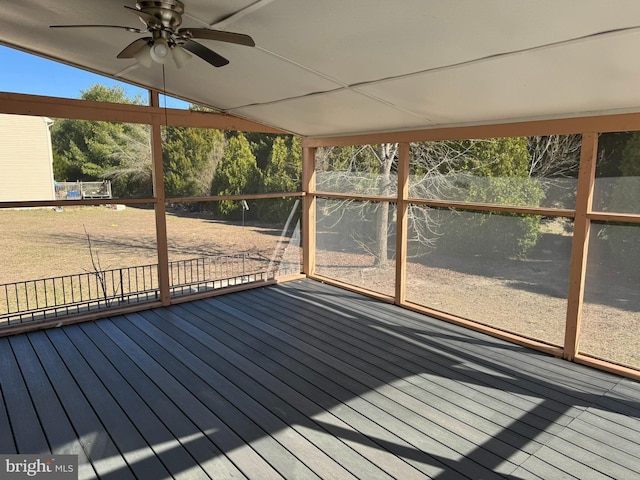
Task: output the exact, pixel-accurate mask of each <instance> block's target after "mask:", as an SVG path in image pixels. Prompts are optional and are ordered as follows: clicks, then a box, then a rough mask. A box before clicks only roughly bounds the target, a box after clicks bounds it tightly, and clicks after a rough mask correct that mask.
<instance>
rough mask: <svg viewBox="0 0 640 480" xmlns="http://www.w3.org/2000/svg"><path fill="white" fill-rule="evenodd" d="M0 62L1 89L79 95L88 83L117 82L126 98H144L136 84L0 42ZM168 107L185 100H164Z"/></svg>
mask: <svg viewBox="0 0 640 480" xmlns="http://www.w3.org/2000/svg"><path fill="white" fill-rule="evenodd" d="M0 65H2V66H3V67H2V68H1V69H0V92H13V93H28V94H32V95H47V96H51V97H63V98H80V95H81V90H87V89H88V88H89V87H91V85H93V84H95V83H100V84H103V85H107V86H109V87H111V86H114V85H120V86H121V87H122V88H123V89H124V90H125V92H126V94H127V96H129V97H134V96H136V95H137V94H141V95H142V98H145V99H146V98H147V92H146V90H143V89H141V88H138V87H136V86H133V85H128V84H126V83H122V82H118V81H116V80H112V79H110V78H107V77H102V76H100V75H96V74H93V73H90V72H86V71H84V70H80V69H78V68H73V67H68V66H67V65H63V64H61V63H57V62H52V61H50V60H46V59H44V58H41V57H37V56H35V55H29V54H27V53H23V52H20V51H18V50H13V49H11V48H7V47H4V46H2V45H0ZM43 73H45V75H43ZM162 104H164V103H162ZM167 106H168V107H170V108H172V107H173V108H187V104H186V103H184V102H182V101H180V100H175V99H174V100H172V99H171V98H169V99H168V100H167Z"/></svg>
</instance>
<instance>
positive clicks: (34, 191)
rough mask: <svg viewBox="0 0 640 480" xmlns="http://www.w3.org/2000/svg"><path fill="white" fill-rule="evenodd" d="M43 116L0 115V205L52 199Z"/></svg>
mask: <svg viewBox="0 0 640 480" xmlns="http://www.w3.org/2000/svg"><path fill="white" fill-rule="evenodd" d="M52 124H53V121H52V120H51V119H49V118H46V117H30V116H27V115H7V114H0V202H15V201H29V200H53V199H55V188H54V180H53V153H52V150H51V133H50V130H49V128H50V127H51V125H52Z"/></svg>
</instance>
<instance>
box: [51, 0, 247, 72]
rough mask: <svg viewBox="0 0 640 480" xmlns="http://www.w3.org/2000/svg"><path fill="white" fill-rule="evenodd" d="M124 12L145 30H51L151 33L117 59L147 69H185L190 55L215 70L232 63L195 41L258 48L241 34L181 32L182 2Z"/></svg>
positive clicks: (156, 1) (147, 1)
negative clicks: (162, 66) (159, 65)
mask: <svg viewBox="0 0 640 480" xmlns="http://www.w3.org/2000/svg"><path fill="white" fill-rule="evenodd" d="M124 8H126V9H127V10H130V11H132V12H134V13H135V14H136V15H138V18H139V19H140V20H141V21H142V23H144V24H145V26H146V28H144V29H140V28H135V27H126V26H121V25H51V26H50V28H94V27H97V28H118V29H122V30H126V31H128V32H133V33H150V34H151V36H150V37H149V36H148V37H142V38H138V39H137V40H134V41H133V42H131V43H130V44H129V45H127V46H126V47H125V48H124V49H123V50H122V51H121V52H120V53H119V54H118V55H117V58H135V59H136V60H137V61H138V62H139V63H140V64H142V65H144V66H145V67H147V68H149V67H151V65H152V64H153V62H156V63H162V64H164V63H166V62H168V61H169V60H170V59H172V60H173V62H174V63H175V65H176V66H177V67H178V68H182V66H183V65H184V64H185V63H186V62H187V61H189V59H191V57H192V55H191V53H193V54H195V55H197V56H198V57H200V58H202V59H203V60H204V61H206V62H208V63H209V64H211V65H213V66H214V67H223V66H225V65H227V64H228V63H229V60H227V59H226V58H224V57H223V56H221V55H219V54H217V53H216V52H214V51H213V50H210V49H209V48H207V47H205V46H204V45H202V44H200V43H198V42H196V41H194V40H193V39H194V38H198V39H203V40H216V41H218V42H226V43H235V44H238V45H246V46H248V47H254V46H255V42H254V41H253V39H252V38H251V37H250V36H249V35H245V34H242V33H233V32H225V31H222V30H211V29H208V28H178V27H179V26H180V24H182V14H183V13H184V4H183V3H182V2H180V1H179V0H141V1H139V2H137V3H136V7H135V8H133V7H128V6H126V5H125V7H124ZM189 52H191V53H189Z"/></svg>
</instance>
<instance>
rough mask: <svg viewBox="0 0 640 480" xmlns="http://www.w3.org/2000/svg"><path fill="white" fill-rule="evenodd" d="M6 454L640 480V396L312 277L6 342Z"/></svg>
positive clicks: (297, 470)
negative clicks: (317, 280) (52, 454)
mask: <svg viewBox="0 0 640 480" xmlns="http://www.w3.org/2000/svg"><path fill="white" fill-rule="evenodd" d="M0 386H1V394H2V397H1V401H0V432H2V435H0V453H16V452H20V453H43V452H52V453H58V454H61V453H73V454H77V455H78V456H79V465H80V478H96V477H98V478H105V479H118V480H120V479H127V478H138V479H153V480H157V479H161V478H189V479H191V478H213V479H227V478H254V479H271V478H283V477H284V478H291V479H306V478H337V479H347V478H361V479H377V478H398V479H411V478H436V479H459V478H470V479H492V478H511V479H532V478H541V479H560V478H578V479H581V480H587V479H600V478H603V479H605V478H607V479H608V478H616V479H631V478H638V477H639V476H640V385H639V384H637V383H635V382H632V381H630V380H626V379H622V378H618V377H615V376H613V375H609V374H606V373H603V372H599V371H596V370H592V369H589V368H586V367H582V366H579V365H575V364H571V363H568V362H565V361H562V360H558V359H554V358H550V357H548V356H546V355H543V354H540V353H536V352H533V351H530V350H527V349H524V348H520V347H518V346H514V345H511V344H507V343H504V342H501V341H499V340H495V339H492V338H490V337H486V336H483V335H481V334H477V333H474V332H470V331H467V330H463V329H460V328H457V327H455V326H452V325H448V324H445V323H441V322H438V321H434V320H431V319H429V318H425V317H423V316H420V315H418V314H415V313H412V312H408V311H405V310H402V309H399V308H397V307H394V306H391V305H386V304H382V303H379V302H376V301H375V300H372V299H369V298H365V297H362V296H358V295H356V294H352V293H349V292H345V291H343V290H339V289H336V288H333V287H330V286H327V285H323V284H320V283H317V282H312V281H306V280H305V281H297V282H290V283H287V284H281V285H277V286H271V287H266V288H262V289H257V290H251V291H246V292H242V293H235V294H231V295H227V296H224V297H217V298H215V299H209V300H202V301H196V302H192V303H186V304H183V305H177V306H172V307H170V308H164V309H158V310H152V311H147V312H143V313H139V314H131V315H126V316H122V317H115V318H111V319H105V320H100V321H97V322H91V323H84V324H78V325H73V326H67V327H62V328H57V329H51V330H46V331H40V332H35V333H30V334H23V335H18V336H14V337H9V338H2V339H0Z"/></svg>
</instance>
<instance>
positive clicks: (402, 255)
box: [395, 143, 411, 305]
mask: <svg viewBox="0 0 640 480" xmlns="http://www.w3.org/2000/svg"><path fill="white" fill-rule="evenodd" d="M409 152H410V144H409V143H401V144H400V145H398V204H397V206H396V227H397V228H396V298H395V303H396V304H397V305H402V304H403V303H404V302H405V300H406V291H407V289H406V280H407V230H408V229H407V225H408V221H407V220H408V215H409V202H407V199H408V198H409V162H410V160H411V158H410V155H409Z"/></svg>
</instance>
